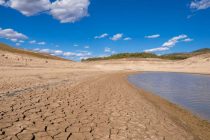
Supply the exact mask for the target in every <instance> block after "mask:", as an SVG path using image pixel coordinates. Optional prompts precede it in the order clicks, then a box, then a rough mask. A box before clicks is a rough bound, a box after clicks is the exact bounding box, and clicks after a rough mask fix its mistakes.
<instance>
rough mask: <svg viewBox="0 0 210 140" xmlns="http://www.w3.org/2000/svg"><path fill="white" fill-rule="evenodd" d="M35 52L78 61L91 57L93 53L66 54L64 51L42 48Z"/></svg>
mask: <svg viewBox="0 0 210 140" xmlns="http://www.w3.org/2000/svg"><path fill="white" fill-rule="evenodd" d="M34 51H36V52H41V53H47V54H50V55H55V56H61V57H65V58H73V59H76V58H79V59H83V58H87V57H91V55H92V53H91V52H88V51H77V52H68V51H67V52H65V51H62V50H53V49H40V48H36V49H34Z"/></svg>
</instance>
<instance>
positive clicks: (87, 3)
mask: <svg viewBox="0 0 210 140" xmlns="http://www.w3.org/2000/svg"><path fill="white" fill-rule="evenodd" d="M209 27H210V0H170V1H169V0H0V42H3V43H6V44H9V45H11V46H14V47H17V48H24V49H29V50H33V51H37V52H42V53H49V54H51V55H56V56H60V57H64V58H67V59H72V60H76V61H79V60H80V59H85V58H89V57H99V56H109V55H112V54H116V53H124V52H150V53H156V54H158V55H162V54H168V53H176V52H190V51H193V50H197V49H200V48H210V28H209Z"/></svg>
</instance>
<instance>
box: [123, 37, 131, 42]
mask: <svg viewBox="0 0 210 140" xmlns="http://www.w3.org/2000/svg"><path fill="white" fill-rule="evenodd" d="M123 40H125V41H129V40H132V38H131V37H126V38H124V39H123Z"/></svg>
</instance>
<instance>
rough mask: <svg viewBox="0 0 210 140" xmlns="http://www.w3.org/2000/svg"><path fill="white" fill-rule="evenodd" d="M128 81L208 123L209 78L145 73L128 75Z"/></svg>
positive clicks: (195, 75) (209, 115) (179, 74)
mask: <svg viewBox="0 0 210 140" xmlns="http://www.w3.org/2000/svg"><path fill="white" fill-rule="evenodd" d="M128 80H129V81H130V82H131V83H133V84H135V85H136V86H138V87H140V88H143V89H144V90H146V91H149V92H152V93H154V94H156V95H158V96H161V97H163V98H165V99H167V100H169V101H170V102H172V103H175V104H178V105H180V106H182V107H184V108H185V109H188V110H190V111H191V112H192V113H194V114H195V115H197V116H200V117H201V118H203V119H205V120H208V121H210V76H208V75H199V74H184V73H167V72H145V73H141V74H135V75H130V76H129V77H128Z"/></svg>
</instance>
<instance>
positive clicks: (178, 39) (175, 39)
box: [162, 34, 188, 47]
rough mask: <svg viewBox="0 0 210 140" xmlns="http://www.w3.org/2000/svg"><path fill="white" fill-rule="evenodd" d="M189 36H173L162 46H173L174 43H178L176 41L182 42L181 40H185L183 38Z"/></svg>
mask: <svg viewBox="0 0 210 140" xmlns="http://www.w3.org/2000/svg"><path fill="white" fill-rule="evenodd" d="M186 38H188V37H187V35H184V34H182V35H179V36H175V37H173V38H171V39H170V40H168V41H167V42H165V43H164V44H163V45H162V46H163V47H173V46H174V45H176V43H178V42H180V41H181V40H182V41H183V39H186Z"/></svg>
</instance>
